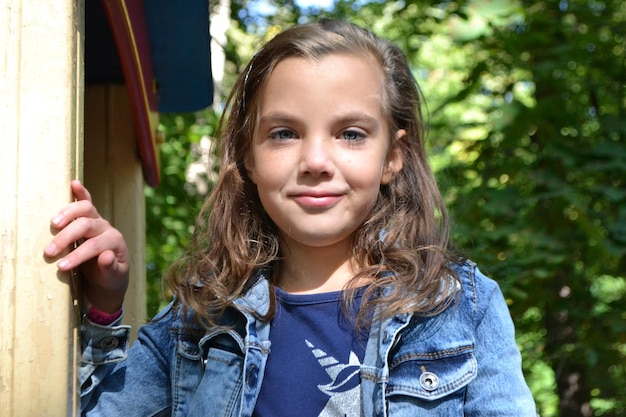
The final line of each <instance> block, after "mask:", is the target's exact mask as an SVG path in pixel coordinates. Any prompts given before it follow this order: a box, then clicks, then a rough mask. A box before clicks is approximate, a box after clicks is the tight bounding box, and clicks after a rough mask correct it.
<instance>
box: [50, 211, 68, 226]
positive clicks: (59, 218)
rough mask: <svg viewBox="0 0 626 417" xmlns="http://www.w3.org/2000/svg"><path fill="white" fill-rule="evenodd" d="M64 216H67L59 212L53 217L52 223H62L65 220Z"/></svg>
mask: <svg viewBox="0 0 626 417" xmlns="http://www.w3.org/2000/svg"><path fill="white" fill-rule="evenodd" d="M64 218H65V216H63V215H62V214H61V213H59V214H57V215H56V216H54V217H53V218H52V224H54V225H59V224H61V222H62V221H63V219H64Z"/></svg>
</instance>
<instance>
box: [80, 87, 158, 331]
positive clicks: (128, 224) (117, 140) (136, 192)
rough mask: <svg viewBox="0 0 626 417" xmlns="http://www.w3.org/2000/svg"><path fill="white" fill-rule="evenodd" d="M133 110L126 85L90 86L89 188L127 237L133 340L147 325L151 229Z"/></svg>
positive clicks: (127, 315) (127, 309) (127, 311)
mask: <svg viewBox="0 0 626 417" xmlns="http://www.w3.org/2000/svg"><path fill="white" fill-rule="evenodd" d="M138 155H139V153H138V151H137V139H136V135H135V126H134V124H133V117H132V109H131V104H130V100H129V97H128V93H127V91H126V87H124V86H123V85H112V84H109V85H90V86H87V88H86V90H85V185H86V186H87V188H88V189H89V191H90V193H91V197H92V199H93V201H94V204H95V205H96V207H97V208H98V212H99V213H100V215H102V216H103V217H104V218H106V219H107V220H108V221H109V222H110V223H111V224H112V225H113V226H114V227H116V228H117V229H118V230H119V231H120V232H122V234H123V235H124V238H125V239H126V244H127V245H128V249H129V252H130V258H131V271H130V284H129V287H128V292H127V293H126V299H125V301H124V320H123V321H124V323H126V324H130V325H131V326H133V333H132V335H133V337H134V335H136V332H137V329H138V327H139V326H140V325H141V324H143V323H145V321H146V314H147V313H146V269H145V250H146V238H145V236H146V228H145V203H144V193H143V187H144V179H143V175H142V168H141V161H140V159H139V156H138Z"/></svg>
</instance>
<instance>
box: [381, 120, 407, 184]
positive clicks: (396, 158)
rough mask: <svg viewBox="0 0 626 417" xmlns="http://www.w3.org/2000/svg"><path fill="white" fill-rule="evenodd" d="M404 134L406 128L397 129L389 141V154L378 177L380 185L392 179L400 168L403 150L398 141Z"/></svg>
mask: <svg viewBox="0 0 626 417" xmlns="http://www.w3.org/2000/svg"><path fill="white" fill-rule="evenodd" d="M405 136H406V130H404V129H399V130H398V131H397V132H396V137H395V138H394V139H393V141H392V142H391V147H390V149H389V154H388V155H387V160H386V161H385V166H384V167H383V175H382V177H381V178H380V183H381V185H387V184H389V183H390V182H391V180H393V179H394V177H395V176H396V175H397V174H398V172H400V171H401V170H402V166H403V161H404V152H402V148H401V146H400V141H401V140H402V138H404V137H405Z"/></svg>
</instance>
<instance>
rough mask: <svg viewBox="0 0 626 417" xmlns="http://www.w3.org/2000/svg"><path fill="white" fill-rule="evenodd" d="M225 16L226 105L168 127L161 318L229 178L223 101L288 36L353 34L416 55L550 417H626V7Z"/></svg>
mask: <svg viewBox="0 0 626 417" xmlns="http://www.w3.org/2000/svg"><path fill="white" fill-rule="evenodd" d="M315 4H317V6H316V5H315ZM211 8H212V13H213V14H212V25H213V24H214V22H218V20H219V18H218V17H217V16H221V17H222V18H224V17H225V18H226V20H225V22H226V26H225V27H224V28H225V30H223V31H222V32H221V35H223V37H222V36H216V35H214V39H215V40H216V41H217V47H218V49H219V51H218V52H223V64H224V71H223V77H222V74H216V88H217V89H218V91H219V92H221V93H218V97H217V98H216V105H215V106H214V108H212V109H207V110H205V111H202V112H198V113H195V114H167V115H162V117H161V129H162V130H163V131H164V133H165V137H166V141H165V143H164V144H163V145H162V146H161V158H162V161H161V169H162V173H161V176H162V182H161V185H160V186H159V187H158V188H156V189H152V188H147V189H146V190H145V193H146V208H147V209H146V210H147V225H148V238H147V242H148V246H147V249H146V250H147V259H148V264H147V269H148V291H149V294H148V311H149V314H150V316H152V315H154V314H155V313H156V312H157V311H158V309H159V308H161V307H163V306H164V305H165V303H166V302H167V296H166V295H165V296H164V295H163V294H162V286H161V278H162V274H163V272H164V271H165V269H166V268H167V266H168V265H169V264H170V263H171V262H172V261H173V260H174V259H176V258H177V257H178V256H180V254H181V252H182V250H183V248H184V247H185V246H186V244H187V242H188V240H189V237H190V234H191V232H192V230H193V224H194V218H195V215H196V213H197V212H198V210H199V208H200V206H201V202H202V199H203V197H204V196H205V195H206V193H207V190H208V189H210V187H211V183H212V181H213V180H214V179H215V176H216V170H217V167H216V158H215V155H214V152H213V148H212V147H211V144H212V137H213V135H214V132H215V128H216V124H217V120H218V118H219V115H220V112H221V109H222V108H223V101H224V93H223V92H228V91H229V90H230V86H231V85H232V84H233V81H234V79H235V77H236V75H237V74H239V72H240V71H241V69H242V68H243V66H244V65H245V64H246V63H247V61H248V60H249V59H250V58H251V56H252V55H253V54H254V51H255V50H256V49H257V48H258V47H259V46H261V45H262V44H263V43H264V42H265V41H266V40H267V39H269V38H271V37H272V36H274V35H275V34H276V33H278V32H280V31H282V30H283V29H285V28H287V27H289V26H291V25H293V24H294V23H297V22H307V21H311V20H315V19H317V18H318V17H320V16H326V17H334V18H341V19H345V20H348V21H351V22H354V23H357V24H359V25H362V26H364V27H367V28H369V29H371V30H373V31H374V32H375V33H377V34H378V35H380V36H382V37H384V38H387V39H389V40H392V41H393V42H395V43H397V44H398V45H399V46H400V47H401V48H402V49H403V50H404V51H405V52H406V54H407V56H408V58H409V60H410V62H411V64H412V67H413V69H414V73H415V77H416V79H417V80H418V82H419V84H420V86H421V88H422V90H423V92H424V95H425V98H426V103H427V108H426V111H427V114H428V126H429V131H428V146H429V149H430V155H431V162H432V166H433V168H434V170H435V172H436V174H437V177H438V180H439V182H440V185H441V188H442V191H443V193H444V196H445V198H446V201H447V203H448V206H449V208H450V211H451V214H452V217H453V220H454V229H453V230H454V239H455V241H456V243H457V244H458V246H459V247H460V248H461V249H462V251H463V252H464V253H465V254H466V255H467V256H469V257H470V258H471V259H473V260H474V261H475V262H477V263H478V264H479V266H480V267H481V269H482V270H483V271H484V272H485V273H487V274H488V275H489V276H491V277H493V278H494V279H496V280H497V281H498V282H499V283H500V285H501V287H502V289H503V291H504V294H505V297H506V298H507V302H508V304H509V308H510V309H511V313H512V315H513V318H514V321H515V323H516V326H517V335H518V344H519V346H520V349H521V351H522V355H523V358H524V372H525V375H526V377H527V380H528V383H529V385H530V386H531V389H532V391H533V394H534V396H535V399H536V401H537V405H538V410H539V412H540V414H541V415H542V416H546V417H548V416H561V417H570V416H621V415H624V414H626V411H625V410H626V375H625V371H626V365H625V363H626V296H625V294H626V260H625V256H624V255H625V253H626V184H625V178H626V2H624V1H622V0H607V1H595V0H588V1H578V0H574V1H566V0H561V1H558V0H548V1H537V2H532V1H507V0H491V1H488V0H482V1H481V0H476V1H442V2H439V3H437V2H428V1H410V0H407V1H385V2H383V1H366V0H361V1H356V2H354V1H343V0H337V1H332V0H327V1H326V2H311V1H306V2H304V0H303V1H302V2H294V1H273V0H265V1H252V0H250V1H246V0H233V1H224V0H222V1H221V2H217V1H216V2H215V4H211ZM213 17H215V20H214V19H213ZM222 22H224V20H222ZM218 35H219V34H218ZM181 48H184V45H181ZM213 49H214V52H215V49H216V45H213ZM220 63H221V62H220ZM224 215H230V213H224Z"/></svg>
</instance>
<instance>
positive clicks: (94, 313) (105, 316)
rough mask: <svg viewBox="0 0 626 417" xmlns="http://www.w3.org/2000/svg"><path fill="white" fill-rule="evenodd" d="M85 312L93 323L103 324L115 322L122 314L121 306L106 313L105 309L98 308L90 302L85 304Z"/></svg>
mask: <svg viewBox="0 0 626 417" xmlns="http://www.w3.org/2000/svg"><path fill="white" fill-rule="evenodd" d="M86 310H87V311H86V313H85V315H86V316H87V318H88V319H89V320H90V321H92V322H93V323H96V324H100V325H103V326H106V325H109V324H111V323H113V322H115V321H116V320H117V319H119V318H120V317H121V316H122V308H121V307H120V308H119V309H118V310H117V311H115V312H113V313H107V312H105V311H102V310H99V309H98V308H97V307H94V306H93V305H91V304H87V305H86Z"/></svg>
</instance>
